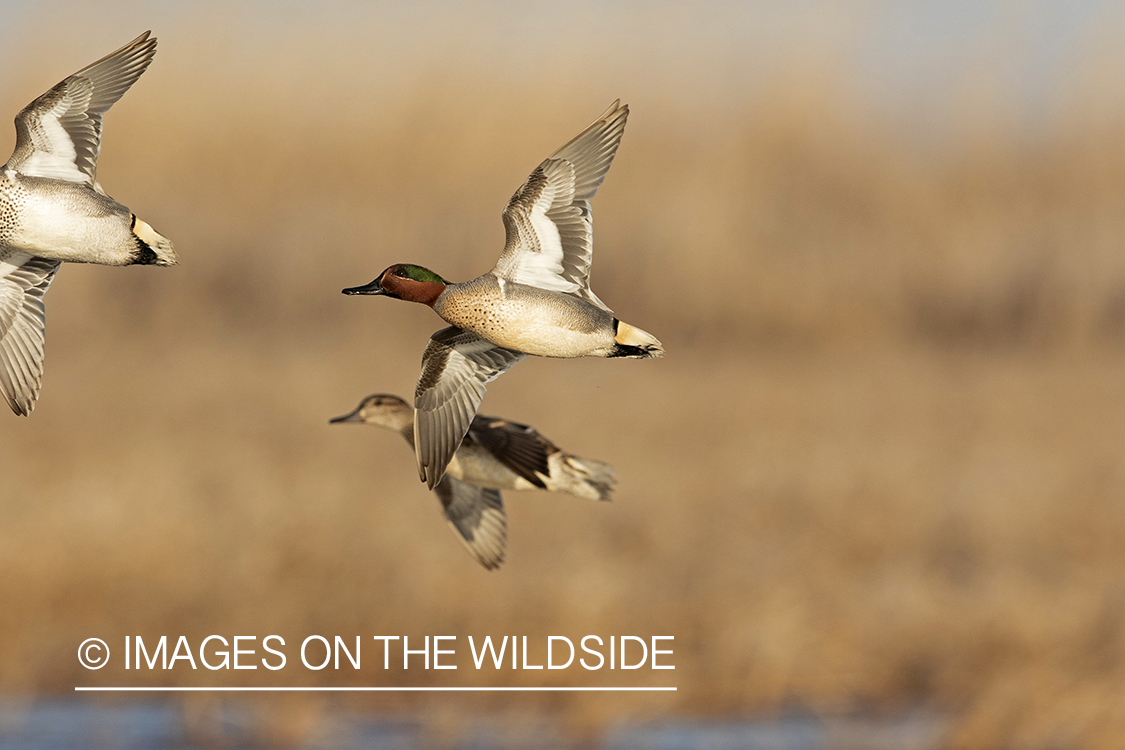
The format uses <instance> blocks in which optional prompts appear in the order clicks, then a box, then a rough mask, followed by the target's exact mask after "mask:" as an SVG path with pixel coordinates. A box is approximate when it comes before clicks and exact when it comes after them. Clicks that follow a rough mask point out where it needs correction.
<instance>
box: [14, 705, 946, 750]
mask: <svg viewBox="0 0 1125 750" xmlns="http://www.w3.org/2000/svg"><path fill="white" fill-rule="evenodd" d="M213 718H215V721H213V722H211V723H210V725H209V727H208V732H207V736H206V737H205V738H200V737H193V734H197V732H196V733H193V732H192V731H190V730H189V727H188V725H187V723H186V722H185V718H184V713H183V710H182V708H181V706H180V705H179V704H177V703H173V702H167V703H164V702H144V703H129V704H106V703H97V702H89V701H82V700H61V699H59V700H35V701H26V702H20V701H9V702H3V701H0V750H97V749H98V748H114V749H115V750H116V749H120V750H169V749H173V750H210V749H211V748H216V747H221V748H243V749H245V750H255V749H257V748H266V747H270V745H267V744H260V743H261V742H262V740H261V737H263V736H265V735H267V734H268V733H267V732H264V731H263V729H264V728H263V727H262V726H261V725H260V723H258V721H257V720H256V719H255V717H254V716H253V715H252V714H251V713H250V712H249V711H246V710H242V709H240V708H239V707H238V706H237V705H235V704H223V705H222V706H221V707H220V708H219V711H218V715H217V716H216V717H213ZM320 724H321V725H319V726H317V727H316V728H315V729H314V730H312V731H311V732H310V734H311V735H312V736H313V737H314V739H311V740H310V741H309V744H305V745H298V746H296V747H298V748H307V749H308V750H351V749H352V748H356V749H359V748H362V749H363V750H370V749H372V748H375V749H382V748H385V749H387V750H426V749H428V748H430V747H433V746H434V741H433V739H434V738H433V735H432V734H428V733H427V732H426V731H425V727H424V725H423V720H422V719H420V718H412V717H409V716H406V717H404V716H401V715H382V716H380V715H369V714H348V713H337V714H332V713H328V714H327V715H326V716H325V717H324V718H323V720H322V721H321V722H320ZM945 732H946V723H945V722H944V721H943V720H942V719H941V718H940V717H939V716H937V715H935V714H932V713H927V712H911V713H908V714H902V715H898V716H894V717H889V718H888V717H868V716H843V717H830V718H825V717H817V716H812V715H805V714H801V715H790V716H782V717H777V718H770V719H746V720H722V721H720V720H714V721H712V720H691V719H669V720H661V721H645V722H629V721H622V722H618V723H616V724H613V725H611V726H610V727H608V729H607V730H606V732H605V733H604V735H603V737H602V739H601V741H600V742H598V743H595V744H594V745H593V746H590V745H586V746H583V749H582V750H938V748H940V747H942V746H943V744H944V739H945ZM437 745H438V746H440V747H442V748H447V749H448V750H477V749H478V748H479V749H481V750H485V749H489V748H521V750H527V749H528V748H550V749H551V750H572V749H573V747H574V746H573V745H570V744H568V741H567V739H566V737H565V735H564V734H563V733H562V732H560V731H559V730H558V727H557V726H556V725H554V724H552V723H550V721H547V720H544V721H542V722H540V723H533V724H529V725H522V724H521V725H520V726H519V728H518V729H516V730H513V728H512V727H510V726H506V725H505V722H504V720H503V717H500V716H497V717H491V718H489V717H483V718H481V719H479V720H476V721H474V722H473V723H472V724H470V725H469V726H468V727H467V728H466V729H465V730H464V731H463V732H462V734H461V736H460V737H454V738H449V737H443V738H442V739H441V740H440V742H438V743H437ZM286 747H288V748H292V747H294V746H292V745H286Z"/></svg>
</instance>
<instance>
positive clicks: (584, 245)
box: [492, 101, 629, 310]
mask: <svg viewBox="0 0 1125 750" xmlns="http://www.w3.org/2000/svg"><path fill="white" fill-rule="evenodd" d="M628 116H629V107H628V106H626V105H622V104H621V103H620V101H616V102H614V103H613V104H612V105H610V107H609V109H607V110H606V111H605V112H604V113H602V115H601V116H600V117H599V118H598V119H597V120H595V121H594V123H593V124H592V125H590V127H588V128H586V129H585V130H584V131H582V132H581V133H580V134H579V135H578V136H577V137H575V138H574V139H573V140H571V141H570V142H569V143H567V144H566V145H565V146H563V147H562V148H560V149H559V150H558V151H556V152H555V153H554V154H552V155H551V156H549V157H548V158H547V159H546V161H544V162H543V163H542V164H540V165H539V166H538V167H536V168H535V170H534V171H532V173H531V175H530V176H529V177H528V178H527V181H526V182H524V184H523V185H522V186H521V187H520V189H519V190H517V191H516V193H515V195H513V196H512V199H511V200H510V201H509V202H508V207H507V208H506V209H504V233H505V237H506V243H505V246H504V252H503V253H501V254H500V260H499V261H497V263H496V266H495V268H493V269H492V270H493V273H495V274H496V275H497V276H500V277H502V278H505V279H509V280H511V281H516V282H519V283H521V284H528V285H530V286H536V287H539V288H541V289H548V290H551V291H556V292H564V293H566V294H573V295H575V296H577V297H580V298H582V299H584V300H586V301H588V302H591V303H593V304H595V305H597V306H599V307H601V308H603V309H606V310H608V309H609V308H608V307H606V305H605V303H603V302H602V301H601V300H600V299H598V298H597V296H596V295H595V294H594V293H593V292H591V291H590V264H591V262H592V261H593V252H594V227H593V214H592V213H591V210H590V199H591V198H593V197H594V195H595V193H597V191H598V186H599V185H601V184H602V180H604V179H605V175H606V172H607V171H609V167H610V165H611V164H612V163H613V157H614V155H615V154H616V153H617V147H618V145H619V144H620V143H621V135H622V134H623V133H624V132H625V120H626V119H627V118H628Z"/></svg>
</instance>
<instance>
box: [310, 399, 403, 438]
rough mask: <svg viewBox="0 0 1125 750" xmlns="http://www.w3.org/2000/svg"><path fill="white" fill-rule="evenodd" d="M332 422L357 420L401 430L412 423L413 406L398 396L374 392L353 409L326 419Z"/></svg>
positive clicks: (339, 422) (360, 422)
mask: <svg viewBox="0 0 1125 750" xmlns="http://www.w3.org/2000/svg"><path fill="white" fill-rule="evenodd" d="M328 421H329V422H330V423H332V424H342V423H348V422H358V423H359V424H372V425H375V426H376V427H389V428H390V429H392V430H401V429H402V428H403V427H404V426H405V425H410V426H411V427H412V428H413V425H414V407H412V406H410V405H409V404H408V403H406V402H405V401H403V400H402V399H401V398H399V397H398V396H393V395H391V394H389V393H376V394H374V395H373V396H368V397H367V398H365V399H363V401H360V402H359V406H357V407H356V408H355V411H353V412H351V413H349V414H345V415H344V416H342V417H336V418H335V419H330V420H328Z"/></svg>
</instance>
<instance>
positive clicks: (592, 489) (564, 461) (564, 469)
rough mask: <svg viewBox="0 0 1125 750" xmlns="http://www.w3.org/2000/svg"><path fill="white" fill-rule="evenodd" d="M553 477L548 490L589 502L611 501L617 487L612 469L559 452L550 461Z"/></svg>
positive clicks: (594, 461) (606, 465)
mask: <svg viewBox="0 0 1125 750" xmlns="http://www.w3.org/2000/svg"><path fill="white" fill-rule="evenodd" d="M548 461H549V464H550V468H551V476H550V477H548V478H547V482H548V484H547V489H549V490H551V491H552V492H565V493H567V494H568V495H574V496H575V497H584V498H586V499H587V500H609V493H610V492H612V491H613V485H614V484H616V483H617V478H616V476H615V474H614V471H613V467H612V466H610V465H609V464H607V463H605V462H604V461H597V460H595V459H592V458H579V457H578V456H571V455H570V454H567V453H563V452H562V451H559V452H558V453H554V454H552V455H551V457H550V458H549V459H548Z"/></svg>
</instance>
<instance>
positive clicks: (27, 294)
mask: <svg viewBox="0 0 1125 750" xmlns="http://www.w3.org/2000/svg"><path fill="white" fill-rule="evenodd" d="M58 270H59V263H58V261H54V260H47V259H46V258H38V257H35V256H33V255H28V254H27V253H13V254H12V255H9V256H8V257H7V258H5V259H4V260H0V394H3V396H4V400H5V401H7V402H8V406H10V407H12V411H14V412H15V413H16V414H19V415H21V416H25V417H26V416H27V415H29V414H31V410H32V409H34V408H35V401H36V399H38V398H39V388H40V386H42V384H43V340H44V327H45V325H46V314H45V311H44V309H43V295H44V294H46V292H47V287H49V286H50V285H51V280H52V279H54V278H55V272H56V271H58Z"/></svg>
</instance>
